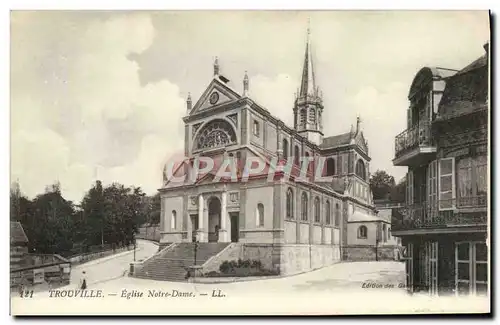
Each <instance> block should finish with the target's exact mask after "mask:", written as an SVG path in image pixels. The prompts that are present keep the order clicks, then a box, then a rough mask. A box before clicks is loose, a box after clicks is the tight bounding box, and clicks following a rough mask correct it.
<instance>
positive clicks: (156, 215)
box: [149, 193, 161, 225]
mask: <svg viewBox="0 0 500 325" xmlns="http://www.w3.org/2000/svg"><path fill="white" fill-rule="evenodd" d="M160 215H161V197H160V193H156V194H155V195H153V196H152V198H151V212H150V215H149V223H150V224H153V225H157V224H159V223H160Z"/></svg>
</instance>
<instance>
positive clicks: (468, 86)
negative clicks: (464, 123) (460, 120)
mask: <svg viewBox="0 0 500 325" xmlns="http://www.w3.org/2000/svg"><path fill="white" fill-rule="evenodd" d="M488 73H489V69H488V57H487V56H486V55H483V56H482V57H480V58H478V59H477V60H475V61H474V62H472V63H471V64H469V65H467V66H466V67H465V68H463V69H462V70H460V71H459V72H457V73H456V74H455V75H453V76H451V77H449V78H448V79H447V81H446V88H445V89H444V92H443V97H442V99H441V102H440V103H439V108H438V116H437V118H436V119H437V120H438V121H439V120H448V119H450V118H454V117H458V116H462V115H466V114H470V113H472V112H474V111H477V110H482V109H487V107H488V105H487V101H488V86H489V85H488Z"/></svg>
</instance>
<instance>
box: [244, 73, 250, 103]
mask: <svg viewBox="0 0 500 325" xmlns="http://www.w3.org/2000/svg"><path fill="white" fill-rule="evenodd" d="M248 86H249V82H248V74H247V72H246V71H245V77H244V78H243V96H244V97H247V96H248V88H249V87H248Z"/></svg>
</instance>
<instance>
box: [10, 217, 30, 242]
mask: <svg viewBox="0 0 500 325" xmlns="http://www.w3.org/2000/svg"><path fill="white" fill-rule="evenodd" d="M27 242H28V237H27V236H26V233H25V232H24V229H23V226H22V225H21V223H20V222H17V221H11V222H10V243H11V244H12V243H27Z"/></svg>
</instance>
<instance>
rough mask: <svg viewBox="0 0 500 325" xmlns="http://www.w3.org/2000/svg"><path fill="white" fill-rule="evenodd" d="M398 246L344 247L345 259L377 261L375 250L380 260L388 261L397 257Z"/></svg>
mask: <svg viewBox="0 0 500 325" xmlns="http://www.w3.org/2000/svg"><path fill="white" fill-rule="evenodd" d="M396 249H397V246H379V247H378V248H375V246H368V245H357V246H348V247H344V248H343V253H342V255H343V259H344V260H346V261H375V260H376V258H375V252H377V254H378V260H379V261H388V260H394V259H395V257H396V256H395V250H396Z"/></svg>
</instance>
